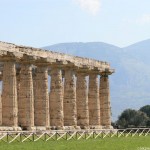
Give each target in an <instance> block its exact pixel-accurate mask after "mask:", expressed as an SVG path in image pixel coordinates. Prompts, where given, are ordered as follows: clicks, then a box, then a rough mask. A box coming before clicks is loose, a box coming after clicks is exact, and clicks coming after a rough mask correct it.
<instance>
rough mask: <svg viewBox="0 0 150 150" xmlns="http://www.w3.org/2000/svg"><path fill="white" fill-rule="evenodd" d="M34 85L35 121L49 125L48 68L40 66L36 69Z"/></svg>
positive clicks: (40, 124) (37, 123) (37, 124)
mask: <svg viewBox="0 0 150 150" xmlns="http://www.w3.org/2000/svg"><path fill="white" fill-rule="evenodd" d="M34 82H35V86H34V88H35V89H34V91H35V93H34V95H35V97H34V121H35V126H44V127H49V125H50V124H49V120H50V118H49V94H48V68H47V67H43V66H39V67H37V69H36V76H35V80H34Z"/></svg>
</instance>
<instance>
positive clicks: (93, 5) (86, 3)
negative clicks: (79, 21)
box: [74, 0, 101, 15]
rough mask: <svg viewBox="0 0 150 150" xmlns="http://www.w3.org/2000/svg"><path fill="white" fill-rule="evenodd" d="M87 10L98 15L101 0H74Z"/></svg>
mask: <svg viewBox="0 0 150 150" xmlns="http://www.w3.org/2000/svg"><path fill="white" fill-rule="evenodd" d="M74 1H76V2H77V4H78V5H79V6H80V7H81V8H82V9H83V10H85V11H87V12H89V13H91V14H92V15H96V14H97V13H98V12H99V10H100V7H101V0H74Z"/></svg>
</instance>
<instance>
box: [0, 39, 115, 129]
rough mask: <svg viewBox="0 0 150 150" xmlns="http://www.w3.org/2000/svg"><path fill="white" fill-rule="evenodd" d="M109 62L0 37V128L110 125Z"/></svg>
mask: <svg viewBox="0 0 150 150" xmlns="http://www.w3.org/2000/svg"><path fill="white" fill-rule="evenodd" d="M113 72H114V70H113V69H111V68H110V65H109V63H107V62H102V61H97V60H93V59H88V58H82V57H75V56H71V55H66V54H61V53H57V52H52V51H46V50H42V49H38V48H32V47H25V46H17V45H14V44H10V43H5V42H0V81H1V96H0V130H15V131H16V130H74V129H110V128H112V126H111V110H110V89H109V75H111V74H112V73H113Z"/></svg>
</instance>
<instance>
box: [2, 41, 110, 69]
mask: <svg viewBox="0 0 150 150" xmlns="http://www.w3.org/2000/svg"><path fill="white" fill-rule="evenodd" d="M0 51H4V52H6V51H8V52H15V53H13V54H14V55H18V53H19V54H20V56H21V54H27V55H29V56H34V57H32V58H31V59H33V60H36V59H38V57H40V58H46V60H45V61H48V62H49V61H50V63H51V62H52V61H54V62H55V61H57V62H61V63H63V64H70V65H71V64H72V65H73V66H77V67H83V68H84V67H86V68H91V69H92V68H93V69H94V68H98V69H106V68H107V69H110V65H109V63H107V62H103V61H98V60H94V59H89V58H82V57H77V56H72V55H67V54H62V53H58V52H53V51H47V50H43V49H38V48H33V47H25V46H17V45H14V44H10V43H5V42H0ZM17 52H18V53H17ZM36 56H37V57H36ZM33 60H32V61H33Z"/></svg>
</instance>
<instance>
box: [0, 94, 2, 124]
mask: <svg viewBox="0 0 150 150" xmlns="http://www.w3.org/2000/svg"><path fill="white" fill-rule="evenodd" d="M1 125H2V97H1V93H0V126H1Z"/></svg>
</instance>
